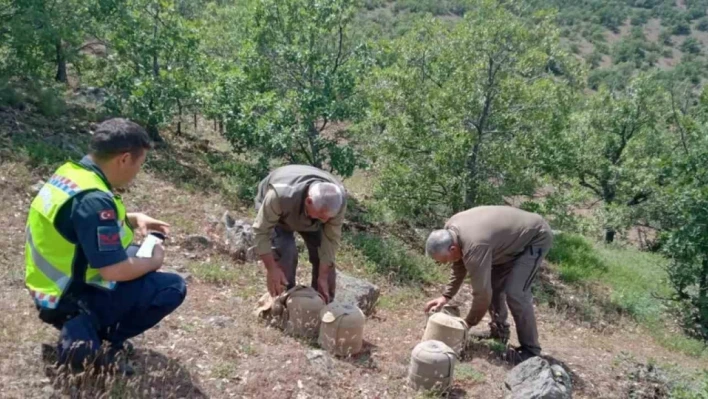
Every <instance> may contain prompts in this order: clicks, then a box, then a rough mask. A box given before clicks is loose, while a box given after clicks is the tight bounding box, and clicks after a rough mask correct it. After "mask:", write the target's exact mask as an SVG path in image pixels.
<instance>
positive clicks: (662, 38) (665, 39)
mask: <svg viewBox="0 0 708 399" xmlns="http://www.w3.org/2000/svg"><path fill="white" fill-rule="evenodd" d="M659 42H661V44H664V45H666V46H671V45H672V44H673V41H672V40H671V32H669V31H668V30H662V31H661V33H659Z"/></svg>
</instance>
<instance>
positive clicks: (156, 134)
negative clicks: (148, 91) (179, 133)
mask: <svg viewBox="0 0 708 399" xmlns="http://www.w3.org/2000/svg"><path fill="white" fill-rule="evenodd" d="M148 108H149V109H150V111H151V113H152V111H154V109H155V108H154V103H153V100H152V99H150V103H149V104H148ZM145 130H147V133H148V135H149V136H150V138H151V139H152V141H154V142H156V143H162V142H163V139H162V136H160V131H159V130H158V129H157V122H155V120H153V118H152V117H149V119H148V123H147V127H146V129H145Z"/></svg>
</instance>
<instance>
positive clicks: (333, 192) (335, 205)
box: [307, 183, 344, 216]
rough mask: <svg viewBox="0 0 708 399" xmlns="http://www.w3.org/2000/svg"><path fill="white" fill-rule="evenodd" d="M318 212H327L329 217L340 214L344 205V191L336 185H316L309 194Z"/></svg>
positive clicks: (311, 187) (312, 186)
mask: <svg viewBox="0 0 708 399" xmlns="http://www.w3.org/2000/svg"><path fill="white" fill-rule="evenodd" d="M307 194H308V196H309V197H310V198H311V199H312V204H313V205H314V207H315V209H317V210H318V211H320V210H323V209H324V210H325V211H326V212H327V214H328V215H329V216H334V215H336V214H337V213H339V210H340V209H342V205H343V204H344V191H343V190H342V188H341V187H339V186H338V185H336V184H334V183H315V184H313V185H311V186H310V189H309V190H308V192H307Z"/></svg>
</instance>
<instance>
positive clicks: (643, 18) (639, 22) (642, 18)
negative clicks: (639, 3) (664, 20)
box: [631, 10, 649, 26]
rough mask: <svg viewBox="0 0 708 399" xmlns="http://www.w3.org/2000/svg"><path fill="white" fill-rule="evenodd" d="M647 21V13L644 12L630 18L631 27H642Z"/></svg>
mask: <svg viewBox="0 0 708 399" xmlns="http://www.w3.org/2000/svg"><path fill="white" fill-rule="evenodd" d="M647 21H649V13H648V12H647V11H645V10H642V11H639V12H637V14H636V15H635V16H633V17H632V20H631V23H632V26H643V25H644V24H646V23H647Z"/></svg>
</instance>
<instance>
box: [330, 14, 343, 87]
mask: <svg viewBox="0 0 708 399" xmlns="http://www.w3.org/2000/svg"><path fill="white" fill-rule="evenodd" d="M343 38H344V27H342V24H341V23H340V24H339V45H338V48H337V58H335V59H334V68H332V73H331V75H334V74H335V73H337V69H338V68H339V65H340V64H339V61H340V60H341V57H342V40H343Z"/></svg>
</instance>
